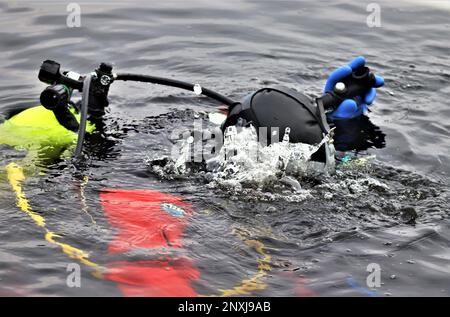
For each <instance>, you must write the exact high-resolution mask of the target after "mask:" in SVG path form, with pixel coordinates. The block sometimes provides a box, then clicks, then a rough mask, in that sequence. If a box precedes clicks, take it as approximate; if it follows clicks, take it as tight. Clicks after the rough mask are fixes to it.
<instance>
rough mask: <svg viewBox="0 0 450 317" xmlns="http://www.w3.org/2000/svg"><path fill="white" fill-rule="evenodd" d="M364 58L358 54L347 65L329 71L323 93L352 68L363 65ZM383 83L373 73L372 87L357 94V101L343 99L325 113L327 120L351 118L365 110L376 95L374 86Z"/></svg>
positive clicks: (382, 80) (349, 72)
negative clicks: (360, 94)
mask: <svg viewBox="0 0 450 317" xmlns="http://www.w3.org/2000/svg"><path fill="white" fill-rule="evenodd" d="M365 63H366V59H365V58H364V57H363V56H358V57H357V58H355V59H354V60H353V61H351V62H350V63H349V64H348V65H345V66H342V67H339V68H338V69H336V70H335V71H333V72H332V73H331V75H330V76H329V77H328V79H327V83H326V84H325V89H324V93H326V92H329V91H333V88H334V85H336V83H338V82H339V81H341V80H342V79H343V78H345V77H347V76H348V75H350V74H351V73H352V72H353V70H355V69H357V68H359V67H362V66H364V64H365ZM383 85H384V79H383V77H381V76H378V75H375V86H374V87H372V88H371V89H370V90H369V91H368V92H367V94H366V95H365V96H358V97H357V98H356V100H357V101H355V100H353V99H345V100H344V101H343V102H342V103H341V104H340V105H339V106H338V107H337V108H336V110H334V111H333V112H331V113H329V114H328V115H327V118H328V120H330V121H334V120H339V119H351V118H355V117H358V116H360V115H362V114H363V113H366V112H367V109H368V108H367V107H368V106H369V105H371V104H372V103H373V101H374V100H375V97H376V95H377V91H376V88H378V87H381V86H383Z"/></svg>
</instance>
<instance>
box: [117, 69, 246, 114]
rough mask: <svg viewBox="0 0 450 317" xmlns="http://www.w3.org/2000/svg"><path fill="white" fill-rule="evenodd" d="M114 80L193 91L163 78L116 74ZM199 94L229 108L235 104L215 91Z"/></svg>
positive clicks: (192, 88) (178, 82)
mask: <svg viewBox="0 0 450 317" xmlns="http://www.w3.org/2000/svg"><path fill="white" fill-rule="evenodd" d="M115 80H123V81H128V80H129V81H140V82H145V83H152V84H158V85H164V86H171V87H176V88H181V89H185V90H189V91H194V87H195V85H194V84H191V83H187V82H184V81H180V80H175V79H169V78H163V77H156V76H149V75H137V74H117V77H116V78H115ZM201 88H202V90H201V94H202V95H204V96H207V97H209V98H211V99H214V100H216V101H218V102H220V103H223V104H225V105H227V106H229V107H232V106H234V105H235V104H237V102H236V101H234V100H231V99H230V98H228V97H225V96H223V95H221V94H219V93H217V92H215V91H212V90H210V89H207V88H203V87H201Z"/></svg>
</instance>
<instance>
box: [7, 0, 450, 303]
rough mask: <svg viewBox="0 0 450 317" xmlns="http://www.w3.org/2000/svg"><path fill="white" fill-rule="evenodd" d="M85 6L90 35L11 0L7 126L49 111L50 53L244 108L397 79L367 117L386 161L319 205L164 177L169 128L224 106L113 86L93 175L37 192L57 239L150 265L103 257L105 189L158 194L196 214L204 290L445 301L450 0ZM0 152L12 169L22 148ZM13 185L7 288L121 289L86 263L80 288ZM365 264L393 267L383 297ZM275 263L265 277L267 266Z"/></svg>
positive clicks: (320, 189)
mask: <svg viewBox="0 0 450 317" xmlns="http://www.w3.org/2000/svg"><path fill="white" fill-rule="evenodd" d="M370 2H371V1H370ZM79 3H80V4H81V8H82V16H81V27H80V28H68V27H67V26H66V18H67V12H66V3H64V2H60V1H58V2H55V1H20V0H17V1H1V2H0V52H1V53H0V54H1V57H2V58H1V59H0V72H1V74H2V75H1V76H0V116H2V117H3V118H5V117H6V116H7V114H8V113H11V111H12V112H16V111H17V109H22V108H25V107H29V106H33V105H36V104H38V97H39V94H40V92H41V90H42V89H43V88H44V85H43V84H42V83H40V82H39V81H38V79H37V71H38V67H39V65H40V63H41V62H42V61H43V60H45V59H54V60H57V61H59V62H61V63H62V64H63V66H64V68H67V69H73V70H76V71H79V72H82V73H86V72H89V71H91V70H92V69H94V68H95V67H96V66H97V65H98V64H99V62H101V61H111V62H114V63H115V68H116V70H117V71H121V72H136V73H144V74H152V75H159V76H166V77H174V78H177V79H181V80H186V81H192V82H198V83H200V84H202V85H205V86H207V87H211V88H213V89H215V90H217V91H219V92H221V93H223V94H225V95H228V96H230V97H234V98H236V99H238V98H240V97H242V96H245V95H246V94H247V93H249V92H251V91H254V90H255V89H258V88H261V87H264V86H267V85H276V84H282V85H285V86H288V87H292V88H295V89H297V90H299V91H304V92H306V93H307V94H309V95H311V96H315V95H318V94H319V93H320V92H321V90H322V88H323V86H324V82H325V80H326V77H327V75H328V74H329V73H330V71H331V70H332V69H333V68H335V67H337V66H340V65H342V64H344V63H346V62H348V61H349V60H351V59H352V58H353V57H354V56H357V55H364V56H365V57H366V58H367V60H368V62H369V64H370V66H371V67H373V68H374V69H375V70H376V71H377V72H379V73H380V74H382V75H383V76H384V77H385V80H386V85H385V87H384V88H382V89H380V91H379V95H378V98H377V101H376V103H375V105H374V106H373V107H372V108H371V110H372V112H371V114H370V118H371V121H372V122H373V123H374V124H376V125H377V126H379V127H380V129H381V130H382V131H383V132H384V133H385V134H386V146H385V147H384V148H383V149H370V150H369V151H368V153H369V154H374V155H376V159H375V160H374V161H373V162H372V163H371V164H369V166H367V167H365V168H361V169H358V168H356V169H345V168H341V169H338V173H337V174H336V175H335V176H333V177H331V178H318V179H313V180H311V179H308V180H304V181H303V183H302V186H303V187H304V189H306V190H308V192H309V194H310V195H309V196H308V197H307V198H306V199H295V195H294V194H290V193H289V191H286V190H285V191H282V193H281V194H279V195H270V194H273V193H264V192H262V193H261V192H258V193H257V192H255V191H251V192H246V193H235V192H233V191H232V190H231V189H229V188H211V186H208V185H207V184H206V183H207V182H205V179H204V178H203V177H202V176H201V175H192V176H190V177H183V178H181V179H175V180H166V179H160V178H158V177H157V176H155V175H154V174H152V173H150V172H149V171H148V169H147V167H146V165H145V164H144V161H145V159H146V157H147V156H148V155H149V153H164V154H166V153H167V149H168V148H169V147H170V142H169V141H168V138H167V135H168V134H170V132H171V131H172V130H173V129H175V128H179V127H186V128H187V129H188V128H190V127H191V126H192V122H193V119H194V118H195V117H196V114H195V113H193V112H190V111H185V110H184V109H188V108H189V109H194V110H195V111H211V110H213V109H214V108H215V106H217V104H215V103H214V102H211V101H209V100H206V99H204V98H197V97H195V96H194V95H193V94H190V93H186V92H182V91H179V90H176V89H172V88H167V87H160V86H146V85H142V84H137V83H116V84H114V85H113V86H112V88H111V91H110V101H111V107H110V108H111V111H110V113H109V115H108V123H109V124H110V127H111V128H110V130H109V132H108V134H109V135H108V140H109V142H103V143H101V144H100V145H99V144H98V143H94V144H92V145H91V147H90V148H89V150H90V151H91V153H92V155H91V158H90V159H89V160H88V161H87V162H86V163H85V164H84V165H85V166H84V167H83V168H82V169H81V170H78V171H75V168H74V167H73V166H72V165H71V163H70V161H61V162H57V163H55V164H53V165H51V166H49V167H48V170H47V172H46V173H45V174H43V175H40V176H34V177H30V178H28V179H27V181H26V182H25V184H24V191H25V193H26V195H27V198H28V200H29V201H30V204H31V205H32V207H33V209H34V210H35V211H36V212H38V213H39V214H41V215H43V216H44V217H45V219H46V222H47V226H48V228H50V229H51V230H52V231H54V232H56V233H58V234H59V235H61V237H62V238H60V239H59V241H61V242H64V243H68V244H70V245H72V246H75V247H77V248H79V249H82V250H84V251H86V252H89V254H90V259H91V260H93V261H94V262H96V263H100V264H101V265H105V266H107V264H108V263H111V262H112V261H141V260H145V259H147V258H148V255H146V254H139V253H138V254H123V255H122V257H121V256H111V255H110V254H108V253H107V249H108V245H109V244H110V243H111V240H112V239H113V236H114V234H115V230H114V229H113V228H111V226H110V224H109V223H108V222H107V220H106V218H105V215H104V213H103V210H102V208H101V207H100V203H99V193H100V189H102V188H122V189H156V190H160V191H162V192H165V193H168V194H171V195H176V196H182V197H183V198H184V200H185V201H187V202H189V203H190V204H191V205H192V208H193V212H194V214H193V217H192V218H191V219H190V221H189V225H188V227H187V228H186V232H185V236H184V247H185V251H184V252H185V253H186V255H187V256H188V257H189V258H190V259H191V260H192V262H193V263H194V264H193V265H194V266H195V267H196V269H197V270H198V271H199V272H200V273H201V275H200V277H199V278H197V279H196V280H195V282H194V285H193V287H194V289H195V291H196V292H198V293H199V294H220V291H219V289H232V288H233V287H235V286H236V285H239V284H240V282H241V281H242V280H245V279H251V278H252V277H255V276H257V280H258V282H257V283H256V284H257V286H258V287H255V288H254V289H252V290H251V291H250V294H252V295H268V296H281V295H287V296H306V295H330V296H340V295H349V296H372V295H379V296H387V295H393V296H413V295H425V296H449V295H450V251H449V247H450V221H449V219H448V216H449V209H450V202H449V196H448V186H449V185H450V137H449V130H450V120H449V119H450V107H449V105H448V100H449V97H450V85H449V83H450V44H449V31H450V4H449V2H448V1H423V3H420V2H419V1H410V2H408V1H379V2H378V3H380V5H381V10H382V11H381V27H379V28H369V27H368V26H367V25H366V17H367V15H368V12H367V11H366V6H367V4H368V3H369V1H353V2H349V1H331V0H330V1H245V0H242V1H238V0H232V1H199V0H194V1H137V0H133V1H122V2H119V1H108V2H107V3H106V2H105V3H104V4H103V2H97V1H79ZM150 116H151V117H150ZM0 151H1V152H0V153H1V155H0V157H1V160H2V164H1V165H2V166H4V165H6V163H7V162H10V161H12V160H14V158H15V157H16V156H17V157H19V156H20V155H19V154H17V153H16V151H15V150H12V149H10V148H7V147H2V148H1V149H0ZM84 176H88V177H89V182H87V183H83V177H84ZM0 181H1V182H0V295H14V294H15V295H77V296H78V295H121V294H122V293H121V289H120V288H118V287H117V285H116V283H115V282H113V281H111V280H108V279H107V278H106V279H104V278H103V279H102V278H98V277H94V276H92V275H91V274H90V273H91V272H92V269H91V268H90V267H88V266H85V265H81V268H82V277H83V279H82V287H81V288H69V287H67V286H66V277H67V272H66V267H67V265H68V264H69V263H71V262H76V261H75V260H72V259H70V258H68V257H67V255H66V254H64V253H63V252H61V250H60V248H59V247H57V246H55V245H52V244H50V243H48V242H47V241H46V240H45V239H44V233H43V230H42V228H39V227H37V226H36V225H35V223H33V222H32V221H31V220H30V218H29V217H28V216H27V215H25V214H24V213H23V212H21V211H20V210H19V209H18V208H17V206H16V200H15V195H14V193H13V192H12V191H11V187H10V185H9V184H8V182H7V179H6V175H5V172H4V171H2V172H0ZM80 186H81V187H82V194H81V193H80ZM255 241H256V242H255ZM258 246H263V248H262V251H263V252H261V249H260V248H258ZM267 255H269V257H270V259H269V258H268V257H267ZM370 263H376V264H378V265H379V266H380V267H381V270H382V272H381V287H379V288H374V289H372V290H371V289H368V288H367V286H366V277H367V275H368V274H369V273H368V272H366V267H367V265H368V264H370ZM262 264H266V265H268V266H270V270H263V272H262V273H261V272H260V271H261V270H260V269H258V266H259V265H262ZM258 272H259V273H258ZM258 274H261V276H258ZM135 278H136V279H137V280H139V278H140V277H139V276H136V277H135ZM176 287H177V286H175V285H174V288H176Z"/></svg>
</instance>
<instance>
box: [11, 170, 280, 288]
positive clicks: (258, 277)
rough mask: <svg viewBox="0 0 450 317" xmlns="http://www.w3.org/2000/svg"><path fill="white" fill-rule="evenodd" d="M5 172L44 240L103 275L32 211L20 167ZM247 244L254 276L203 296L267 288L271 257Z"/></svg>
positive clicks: (259, 244) (258, 244) (262, 248)
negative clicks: (254, 265) (254, 255)
mask: <svg viewBox="0 0 450 317" xmlns="http://www.w3.org/2000/svg"><path fill="white" fill-rule="evenodd" d="M6 173H7V176H8V181H9V184H10V185H11V187H12V189H13V191H14V192H15V194H16V200H17V207H19V208H20V210H22V211H23V212H24V213H26V214H27V215H28V216H29V217H30V218H31V219H32V220H33V221H34V222H35V223H36V225H38V226H39V227H41V228H43V229H44V231H45V240H46V241H48V242H49V243H51V244H53V245H56V246H58V247H60V248H61V250H62V251H63V252H64V253H65V254H67V255H68V256H69V257H70V258H71V259H75V260H77V261H79V262H81V263H83V264H85V265H87V266H89V267H92V268H94V269H95V271H94V272H93V275H94V276H95V277H98V278H102V277H103V272H104V270H105V269H104V268H103V267H102V266H100V265H98V264H97V263H94V262H92V261H90V260H89V254H88V253H87V252H85V251H83V250H81V249H78V248H76V247H73V246H71V245H69V244H66V243H62V242H59V241H56V240H55V238H59V237H60V236H59V235H57V234H56V233H54V232H52V231H50V230H49V229H48V228H47V227H46V224H45V219H44V217H43V216H41V215H39V214H37V213H36V212H34V211H33V210H32V208H31V206H30V204H29V202H28V200H27V198H26V196H25V194H24V192H23V190H22V182H23V181H24V180H25V175H24V173H23V169H22V167H20V166H19V165H17V164H16V163H10V164H8V165H7V166H6ZM84 181H85V182H84V184H83V187H84V186H86V183H87V181H88V179H85V180H84ZM245 243H247V244H248V245H249V246H251V247H254V248H255V250H256V252H257V253H258V254H260V255H261V256H262V257H261V258H260V259H258V271H257V272H256V274H255V275H254V276H252V277H251V278H249V279H245V280H242V281H241V282H240V283H239V284H238V285H237V286H235V287H233V288H231V289H219V292H220V294H219V295H204V296H213V297H215V296H219V297H229V296H236V295H250V294H251V293H252V292H255V291H261V290H264V289H266V288H267V284H266V283H264V282H263V281H262V280H263V279H264V278H265V277H266V276H267V272H269V271H270V270H271V264H270V263H271V260H272V257H271V255H270V254H268V253H267V252H266V251H265V246H264V244H263V243H262V242H260V241H258V240H245Z"/></svg>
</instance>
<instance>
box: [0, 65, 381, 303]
mask: <svg viewBox="0 0 450 317" xmlns="http://www.w3.org/2000/svg"><path fill="white" fill-rule="evenodd" d="M39 78H40V79H41V80H42V81H44V82H46V83H48V84H50V86H49V87H47V88H46V89H45V90H44V91H43V93H42V94H41V98H40V99H41V103H42V106H38V107H33V108H29V109H26V110H23V111H21V112H20V113H17V114H15V115H14V116H12V117H11V118H9V119H8V120H6V121H5V122H3V123H2V124H1V125H0V144H6V145H9V146H12V147H15V148H18V149H23V148H25V149H27V150H28V152H29V155H31V157H29V158H30V160H29V161H28V162H29V163H30V162H31V163H32V162H33V161H37V160H41V159H42V158H43V157H54V158H57V157H60V156H61V153H63V152H64V150H66V149H67V148H70V147H71V146H73V144H74V143H77V148H76V151H75V156H76V157H77V156H79V155H80V154H81V150H82V145H83V142H84V136H85V133H86V132H88V133H91V132H93V131H95V130H97V131H98V130H102V129H107V127H104V126H103V120H102V118H103V116H104V114H105V108H106V107H107V106H108V104H109V102H108V99H107V95H108V91H109V87H110V85H111V83H112V82H113V81H115V80H135V81H143V82H150V83H156V84H162V85H169V86H173V87H178V88H182V89H187V90H193V91H195V92H196V93H199V92H200V93H201V94H203V95H206V96H208V97H210V98H213V99H215V100H217V101H219V102H221V103H222V104H225V105H226V106H227V107H228V108H227V117H226V119H225V121H224V122H223V123H222V125H221V128H222V130H223V131H225V130H227V129H228V128H229V127H233V126H236V125H240V126H243V127H245V126H249V125H253V126H254V127H255V128H257V131H266V130H264V129H262V130H261V129H260V128H266V129H267V134H266V135H259V137H260V139H264V138H265V139H266V140H267V141H268V143H269V144H270V143H272V142H278V141H279V139H280V138H279V136H280V135H279V134H280V133H283V132H284V131H285V130H286V129H288V128H289V130H290V142H293V143H298V142H301V143H307V144H311V145H316V144H318V143H320V142H321V141H322V140H323V139H324V137H325V136H327V135H330V134H331V129H330V126H329V125H330V124H331V125H334V126H336V127H338V128H339V126H341V127H348V126H350V123H351V122H352V121H355V120H356V121H364V120H360V119H361V118H366V117H365V116H363V114H364V113H365V112H367V111H368V106H369V105H371V104H372V103H373V101H374V99H375V97H376V90H375V89H376V88H377V87H380V86H382V85H383V83H384V80H383V78H381V77H380V76H376V75H373V74H372V73H371V72H370V70H369V69H368V68H367V67H365V59H364V58H363V57H358V58H356V59H355V60H353V61H352V62H351V63H349V64H348V65H345V66H343V67H341V68H338V69H337V70H335V71H334V72H333V73H332V74H331V75H330V77H329V78H328V80H327V83H326V85H325V89H324V92H323V95H322V96H321V97H319V98H317V99H316V101H315V102H314V101H313V100H311V99H310V98H309V97H307V96H305V95H303V94H301V93H299V92H296V91H294V90H291V89H286V88H262V89H260V90H258V91H257V92H255V93H253V94H251V95H249V96H247V97H246V98H245V99H244V100H243V101H242V102H235V101H233V100H231V99H229V98H227V97H225V96H222V95H220V94H218V93H216V92H214V91H211V90H208V89H205V88H202V87H200V91H199V89H198V88H199V87H198V85H193V84H189V83H185V82H181V81H176V80H172V79H166V78H160V77H153V76H145V75H134V74H114V73H113V72H112V67H111V66H110V65H108V64H102V65H100V67H99V68H98V69H96V70H95V72H94V73H92V74H88V75H86V76H81V75H79V74H77V73H74V72H60V68H59V64H58V63H56V62H52V61H45V62H44V63H43V65H42V67H41V71H40V74H39ZM73 90H79V91H81V92H82V94H83V96H82V100H81V102H80V103H78V104H75V103H72V102H71V97H72V92H73ZM343 129H344V130H345V128H343ZM274 131H275V132H277V131H278V132H277V133H275V134H274V133H273V132H274ZM348 131H351V133H350V134H352V135H351V136H350V137H349V138H347V139H346V138H343V139H339V140H342V142H338V143H339V144H345V146H348V143H349V142H348V140H349V139H352V138H353V139H354V138H355V137H354V135H353V134H355V135H357V134H358V131H359V130H358V128H357V129H354V128H352V129H348ZM335 138H336V136H335ZM345 146H344V145H343V147H345ZM331 147H332V144H328V143H327V144H324V146H323V147H322V148H321V149H322V150H321V151H319V152H317V155H315V156H314V158H313V159H315V160H317V161H321V162H327V161H328V163H330V162H329V161H330V160H333V161H334V156H333V154H334V151H333V150H332V149H331ZM360 147H361V146H360ZM362 147H364V146H362ZM22 163H23V162H22ZM26 163H27V162H25V164H26ZM25 164H22V165H25ZM9 171H11V173H12V176H15V178H14V177H10V178H11V179H18V180H19V181H22V180H23V179H24V176H23V175H22V172H21V168H20V167H19V166H18V164H9ZM22 176H23V177H22ZM16 185H17V184H16ZM16 187H17V186H16ZM18 193H19V194H20V197H21V199H24V197H25V195H24V194H23V193H22V192H21V191H18ZM100 202H101V206H102V208H103V210H104V213H105V215H106V217H107V219H108V221H109V222H110V224H111V226H113V227H115V228H116V230H117V232H118V233H117V236H116V237H115V238H114V239H113V241H112V242H111V244H110V245H109V247H108V252H109V253H111V254H127V253H130V252H131V253H132V252H133V251H139V250H140V249H142V248H145V249H148V250H152V252H153V253H152V252H149V253H151V254H154V255H155V258H150V259H147V260H146V261H140V262H123V261H122V262H113V263H109V264H108V265H105V270H106V271H105V272H103V277H104V278H106V279H108V280H110V281H115V282H116V283H118V285H119V288H120V289H121V290H122V291H123V293H124V294H126V295H151V296H194V295H196V292H195V289H194V287H193V286H192V281H194V280H196V279H198V278H199V276H200V272H199V271H198V270H197V268H195V265H194V263H193V261H192V260H191V259H189V258H188V257H186V256H184V255H183V252H182V251H183V241H182V237H183V234H184V229H185V227H186V226H187V222H188V219H189V217H190V216H191V211H190V209H191V206H190V205H189V204H188V203H185V202H184V201H183V200H182V199H181V198H180V197H175V196H171V195H167V194H164V193H161V192H158V191H153V190H151V191H150V190H139V189H133V190H130V189H127V190H121V189H117V188H115V189H103V190H102V191H101V194H100ZM24 205H26V206H28V204H22V206H24ZM149 215H150V217H149ZM143 237H144V238H143ZM168 249H169V251H171V252H172V253H171V252H168V251H167V250H168ZM136 276H139V277H140V280H139V281H137V280H136ZM168 281H169V282H170V283H168ZM172 285H175V286H176V287H169V286H172Z"/></svg>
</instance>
